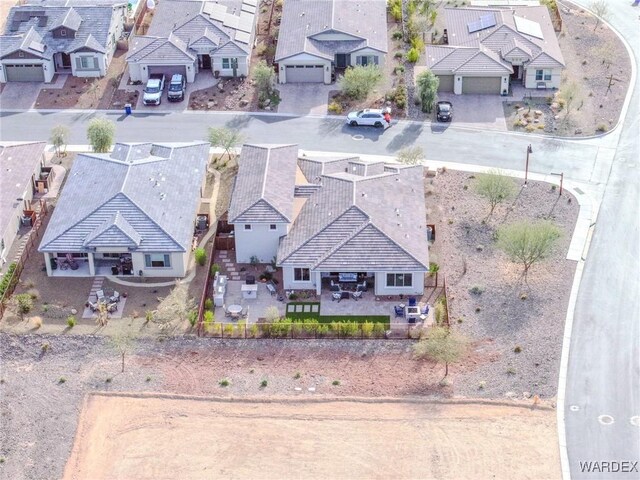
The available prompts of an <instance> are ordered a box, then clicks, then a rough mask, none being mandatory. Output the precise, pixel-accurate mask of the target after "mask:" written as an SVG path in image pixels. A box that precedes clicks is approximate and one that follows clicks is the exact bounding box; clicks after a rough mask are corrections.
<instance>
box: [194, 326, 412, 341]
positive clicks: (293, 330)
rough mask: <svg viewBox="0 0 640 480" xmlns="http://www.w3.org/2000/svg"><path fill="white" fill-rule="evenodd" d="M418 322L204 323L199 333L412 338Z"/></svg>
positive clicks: (254, 336)
mask: <svg viewBox="0 0 640 480" xmlns="http://www.w3.org/2000/svg"><path fill="white" fill-rule="evenodd" d="M422 328H423V327H422V326H421V325H416V324H407V323H390V324H389V323H386V324H385V323H357V322H333V323H326V324H323V323H302V322H292V323H280V322H275V323H253V324H247V323H244V322H239V323H220V322H211V323H207V322H203V324H202V329H201V330H202V331H201V335H202V336H205V337H213V338H230V339H267V338H269V339H295V340H310V339H320V338H322V339H330V340H343V339H353V340H372V339H392V340H414V339H418V338H419V337H420V333H421V331H422Z"/></svg>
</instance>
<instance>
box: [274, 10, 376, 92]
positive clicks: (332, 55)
mask: <svg viewBox="0 0 640 480" xmlns="http://www.w3.org/2000/svg"><path fill="white" fill-rule="evenodd" d="M386 53H387V3H386V2H385V1H384V0H369V1H366V2H363V1H356V0H287V1H285V2H284V6H283V10H282V23H281V24H280V33H279V36H278V45H277V47H276V55H275V62H276V63H277V64H278V81H279V82H280V83H294V82H309V83H325V84H329V83H331V81H332V76H333V74H334V71H335V69H344V68H346V67H349V66H355V65H370V64H374V65H380V66H382V65H383V64H384V60H385V55H386Z"/></svg>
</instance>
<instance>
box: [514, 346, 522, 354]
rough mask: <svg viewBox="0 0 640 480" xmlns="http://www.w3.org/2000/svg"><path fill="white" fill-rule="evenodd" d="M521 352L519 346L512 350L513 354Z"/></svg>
mask: <svg viewBox="0 0 640 480" xmlns="http://www.w3.org/2000/svg"><path fill="white" fill-rule="evenodd" d="M521 351H522V347H520V345H516V348H514V349H513V352H514V353H520V352H521Z"/></svg>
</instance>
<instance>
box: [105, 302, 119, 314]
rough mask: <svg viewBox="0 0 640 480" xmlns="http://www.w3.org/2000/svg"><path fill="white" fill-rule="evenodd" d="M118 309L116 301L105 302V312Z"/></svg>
mask: <svg viewBox="0 0 640 480" xmlns="http://www.w3.org/2000/svg"><path fill="white" fill-rule="evenodd" d="M116 310H118V304H117V303H116V302H113V303H109V304H107V312H109V313H113V312H115V311H116Z"/></svg>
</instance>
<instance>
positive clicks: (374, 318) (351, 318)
mask: <svg viewBox="0 0 640 480" xmlns="http://www.w3.org/2000/svg"><path fill="white" fill-rule="evenodd" d="M296 306H302V308H296ZM316 306H317V308H314V307H316ZM290 307H293V310H302V311H299V312H291V311H289V308H290ZM304 310H306V311H304ZM313 310H315V311H313ZM285 317H286V318H290V319H291V320H304V319H307V318H312V319H315V320H318V322H320V323H331V322H358V323H364V322H373V323H389V315H320V303H319V302H289V303H287V311H286V314H285Z"/></svg>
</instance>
